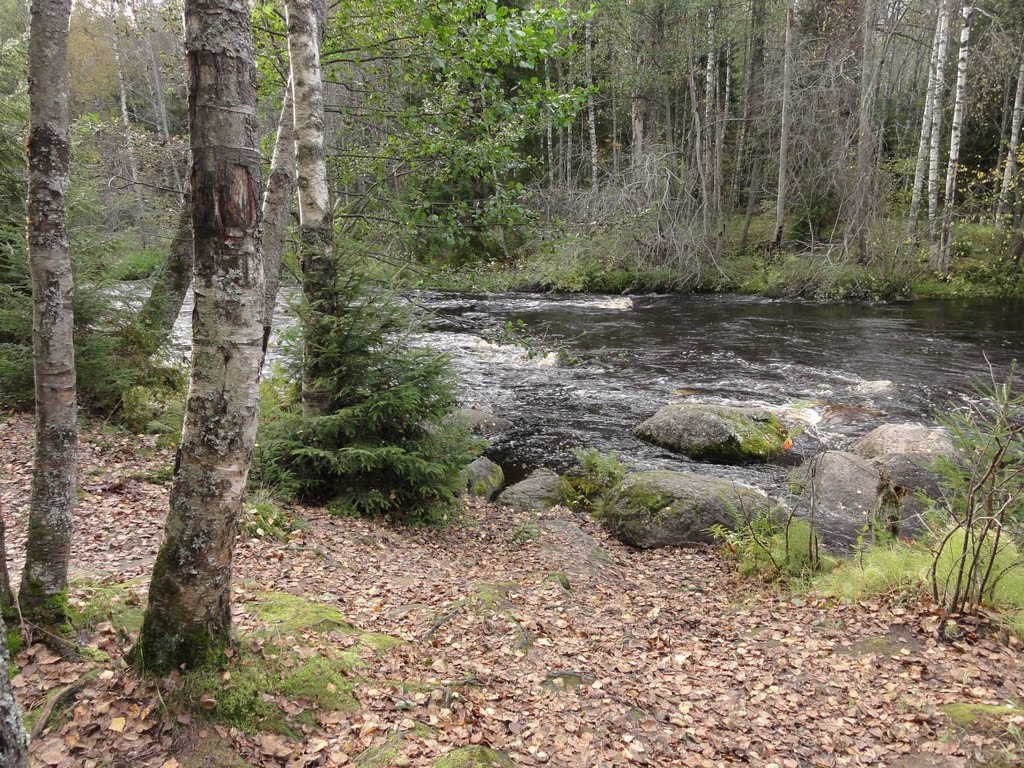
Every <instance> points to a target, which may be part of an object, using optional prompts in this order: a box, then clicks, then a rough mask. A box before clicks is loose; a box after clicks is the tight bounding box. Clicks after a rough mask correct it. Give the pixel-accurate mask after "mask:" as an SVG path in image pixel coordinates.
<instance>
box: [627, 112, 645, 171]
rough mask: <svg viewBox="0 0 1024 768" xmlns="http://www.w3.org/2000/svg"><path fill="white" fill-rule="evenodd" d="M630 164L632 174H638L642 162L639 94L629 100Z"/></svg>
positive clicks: (641, 115)
mask: <svg viewBox="0 0 1024 768" xmlns="http://www.w3.org/2000/svg"><path fill="white" fill-rule="evenodd" d="M629 124H630V133H631V135H630V152H631V158H630V164H631V165H632V171H633V174H634V175H636V174H639V173H640V169H641V168H642V167H643V162H644V103H643V100H642V99H641V97H640V94H638V93H634V94H633V95H632V97H631V98H630V100H629Z"/></svg>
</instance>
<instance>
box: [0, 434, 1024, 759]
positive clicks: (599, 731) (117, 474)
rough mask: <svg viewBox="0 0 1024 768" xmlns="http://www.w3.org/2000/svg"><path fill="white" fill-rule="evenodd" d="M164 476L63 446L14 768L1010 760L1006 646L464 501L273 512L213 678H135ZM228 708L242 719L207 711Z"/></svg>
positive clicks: (21, 463)
mask: <svg viewBox="0 0 1024 768" xmlns="http://www.w3.org/2000/svg"><path fill="white" fill-rule="evenodd" d="M31 435H32V423H31V420H30V419H28V418H24V417H21V416H15V417H9V418H8V419H7V420H6V421H4V422H3V423H0V466H2V470H3V471H2V474H0V493H2V502H3V510H4V514H5V516H6V521H7V535H8V542H7V543H8V552H9V553H10V555H11V561H10V563H9V566H10V567H11V569H12V578H13V579H14V580H15V581H16V579H17V573H18V571H19V570H20V567H21V562H20V557H21V552H22V551H23V544H24V531H25V522H26V515H27V499H28V493H29V482H30V457H31V453H32V452H31ZM170 458H171V457H170V455H169V453H167V452H166V451H162V450H160V449H158V448H156V447H155V445H154V444H153V443H152V441H151V440H150V439H149V438H143V437H137V436H124V435H118V434H106V433H104V432H102V431H100V430H97V429H89V430H86V431H85V433H84V434H83V441H82V449H81V457H80V463H81V468H80V473H81V477H80V481H81V486H82V494H81V503H80V507H79V512H78V523H77V529H76V539H75V550H74V554H73V576H74V580H75V587H74V589H73V590H72V593H71V600H72V603H73V604H74V605H75V606H76V607H77V610H78V612H79V620H78V622H77V631H78V635H79V636H78V640H79V641H80V642H82V643H83V645H85V646H86V648H87V654H86V656H85V657H83V658H82V659H79V660H75V661H64V660H62V659H60V658H58V657H57V656H56V655H55V654H53V653H51V652H50V651H49V650H47V649H46V647H45V646H44V645H43V644H41V643H38V642H36V643H34V644H32V645H30V646H29V647H28V648H26V649H24V650H23V651H21V652H20V653H19V654H18V656H17V659H16V662H17V664H18V666H19V667H20V672H18V674H17V675H16V676H15V678H14V685H15V690H16V694H17V697H18V699H19V701H20V703H21V704H22V706H23V708H25V710H26V711H27V712H28V713H29V714H28V718H27V720H28V722H29V725H30V727H32V726H34V728H35V731H36V735H35V737H34V739H33V742H32V756H33V761H34V764H35V765H38V766H47V767H49V766H60V767H61V768H63V767H64V766H90V767H91V766H96V767H97V768H99V767H100V766H124V767H127V766H140V767H143V766H144V767H148V766H154V767H157V766H159V767H160V768H193V767H196V768H198V766H215V767H225V768H226V767H228V766H230V767H231V768H236V767H243V766H268V767H269V766H294V767H295V768H302V767H304V766H322V765H327V766H330V765H361V766H367V767H369V768H373V767H374V766H381V767H383V766H433V765H439V766H447V765H450V766H456V767H457V766H459V765H463V764H465V765H476V764H480V765H488V764H494V765H514V766H533V765H551V766H620V765H621V766H626V765H640V766H721V765H730V764H747V765H751V766H766V767H767V766H780V767H782V766H785V767H786V768H798V767H802V766H846V765H850V766H902V767H903V768H924V767H937V768H945V767H946V766H948V767H949V768H955V767H958V766H998V765H1006V766H1011V765H1022V764H1024V763H1022V762H1021V760H1022V757H1021V752H1020V749H1021V746H1022V744H1021V741H1022V740H1024V736H1022V735H1021V734H1022V732H1024V717H1022V714H1024V713H1022V710H1021V709H1020V706H1021V702H1022V700H1024V672H1022V664H1021V661H1022V659H1021V653H1020V646H1019V644H1015V643H1010V644H1005V643H1000V642H998V639H997V638H995V637H993V636H990V635H984V634H981V633H979V635H978V636H977V637H974V636H969V637H968V638H965V639H962V640H960V641H957V642H955V643H950V642H946V641H944V640H942V639H940V638H939V637H937V636H936V633H935V632H934V631H932V629H933V627H934V623H935V622H934V619H933V617H931V616H929V615H928V613H927V612H926V610H925V609H924V608H921V607H918V606H912V605H899V604H896V603H889V602H880V603H877V604H875V603H871V604H861V605H857V606H848V605H836V604H834V603H832V602H826V601H822V600H817V599H814V598H809V597H798V598H794V597H788V596H786V595H780V594H776V593H774V592H773V591H771V590H770V588H767V587H760V586H757V585H750V584H747V583H743V582H740V581H738V580H737V579H736V578H735V576H734V575H733V574H732V573H731V572H730V570H729V568H728V565H727V564H725V563H724V562H723V561H722V560H721V558H720V557H719V556H718V555H717V554H716V553H715V552H713V551H711V550H704V549H692V550H659V551H652V552H634V551H631V550H629V549H627V548H625V547H624V546H622V545H620V544H618V543H617V542H616V541H614V540H612V539H610V538H609V537H608V536H606V535H605V534H604V533H603V532H602V531H601V530H600V529H599V528H598V527H597V526H596V525H594V524H593V523H591V522H589V521H586V520H582V519H580V518H579V517H578V516H577V515H574V514H573V513H571V512H569V511H567V510H564V509H560V508H556V509H554V510H551V511H550V512H547V513H543V514H535V513H522V512H514V511H511V510H508V509H500V508H496V507H494V506H491V505H488V504H483V503H477V502H471V501H467V502H466V505H465V517H464V520H463V521H462V522H461V523H459V524H456V525H453V526H450V527H448V528H445V529H443V530H428V529H412V530H410V529H399V528H393V527H388V526H385V525H383V524H380V523H376V522H371V521H363V520H350V519H339V518H335V517H331V516H329V515H327V514H326V513H324V512H323V511H321V510H317V509H299V510H294V511H293V512H295V513H296V514H298V515H301V517H302V518H303V519H304V521H305V524H304V525H302V526H301V527H300V529H299V530H297V531H295V532H293V533H292V534H291V535H290V536H289V537H288V538H287V540H286V541H277V540H272V539H269V538H257V537H252V536H246V535H243V536H241V537H240V538H239V541H238V546H237V552H236V586H235V594H234V600H235V618H236V621H237V625H238V630H239V638H240V639H239V643H238V647H237V648H235V649H233V650H232V656H233V658H232V659H231V660H230V663H229V664H228V665H227V667H226V668H225V670H223V671H222V672H221V673H219V674H218V675H216V676H213V677H212V678H211V679H210V680H207V681H205V683H204V684H203V685H196V684H195V683H194V682H190V681H189V680H188V679H182V678H174V679H171V680H169V681H163V682H161V683H160V684H159V685H158V684H157V683H156V682H155V681H152V680H147V679H141V678H139V677H138V676H136V675H135V674H133V673H132V672H131V671H129V670H127V669H126V667H125V664H124V661H123V657H122V655H123V653H124V652H125V651H126V650H127V648H128V647H129V645H130V641H131V636H132V632H133V630H134V629H135V628H137V625H138V620H139V619H140V617H141V611H142V608H143V606H144V602H145V583H146V581H145V580H146V577H147V576H148V572H149V569H150V567H151V563H152V560H153V556H154V554H155V551H156V548H157V546H158V544H159V541H160V535H161V528H162V520H163V515H164V511H165V509H166V506H167V491H168V486H167V485H166V484H160V483H159V482H156V481H158V480H160V479H162V476H165V475H166V472H161V470H163V469H164V468H166V466H167V464H168V463H169V461H170ZM289 596H291V597H289ZM253 664H256V665H263V666H265V667H266V669H265V670H264V671H263V672H261V675H262V676H256V677H253V675H252V674H251V673H252V670H253V669H255V668H256V667H253V666H251V665H253ZM259 668H260V669H262V668H263V667H259ZM244 680H249V683H248V684H252V683H253V681H254V683H255V685H256V686H257V688H260V690H257V691H256V692H255V694H254V696H253V698H251V699H245V698H244V696H241V694H240V691H241V690H242V688H243V685H244V684H246V683H243V681H244ZM311 684H312V685H311ZM239 702H241V704H239ZM250 703H251V704H252V708H253V711H254V712H255V713H256V714H254V715H253V718H254V719H253V720H252V721H250V722H248V723H246V722H240V721H239V718H238V717H234V718H228V717H225V715H226V714H227V710H228V709H230V708H231V707H235V708H236V709H237V708H239V707H241V708H243V709H244V708H245V707H247V706H249V704H250ZM1011 707H1015V708H1011ZM257 710H258V711H257ZM234 714H235V715H237V714H238V713H237V712H235V713H234ZM242 714H243V715H244V713H242ZM257 714H258V715H259V717H256V715H257ZM242 719H244V718H242ZM466 747H480V748H484V747H486V748H488V750H494V751H484V750H481V751H480V752H478V753H472V752H467V751H466V750H465V749H463V750H462V751H456V752H453V750H458V749H460V748H466ZM470 754H477V755H478V756H480V762H478V763H472V762H459V760H460V759H462V758H466V757H467V756H468V755H470ZM446 755H447V756H448V758H447V760H448V762H447V763H446V762H445V756H446ZM460 755H461V756H462V758H460V757H459V756H460ZM484 758H486V759H487V760H491V761H492V762H490V763H489V762H485V761H484ZM499 759H500V760H509V761H511V762H494V761H497V760H499ZM438 761H440V762H438Z"/></svg>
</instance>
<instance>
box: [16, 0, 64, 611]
mask: <svg viewBox="0 0 1024 768" xmlns="http://www.w3.org/2000/svg"><path fill="white" fill-rule="evenodd" d="M70 13H71V0H35V2H33V3H32V21H31V32H30V39H29V51H28V83H29V86H28V87H29V135H28V149H27V154H28V218H27V225H26V230H27V239H28V258H29V270H30V272H31V279H32V312H33V322H32V357H33V363H34V367H35V406H36V427H35V458H34V464H33V471H32V495H31V501H30V507H29V520H28V540H27V542H26V544H25V568H24V570H23V571H22V577H21V590H20V592H19V602H20V606H21V613H22V616H24V618H25V619H26V620H27V621H28V622H30V623H32V624H36V625H39V626H42V627H50V628H53V627H55V626H57V625H60V624H63V622H64V620H65V613H66V610H67V581H68V558H69V556H70V553H71V530H72V526H73V522H74V514H75V504H76V500H77V482H76V461H77V454H78V407H77V406H78V403H77V389H76V382H75V347H74V343H73V335H72V334H73V329H74V306H73V298H74V283H73V282H72V277H71V258H70V256H69V254H68V232H67V192H68V162H69V157H70V144H69V140H68V129H69V116H68V58H67V54H68V21H69V17H70Z"/></svg>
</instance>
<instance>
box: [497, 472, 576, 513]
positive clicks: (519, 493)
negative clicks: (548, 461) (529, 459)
mask: <svg viewBox="0 0 1024 768" xmlns="http://www.w3.org/2000/svg"><path fill="white" fill-rule="evenodd" d="M564 500H565V485H564V483H563V482H562V478H560V477H559V476H558V473H557V472H555V471H553V470H550V469H547V468H546V467H541V468H540V469H535V470H534V471H533V472H531V473H530V474H529V475H528V476H527V478H526V479H525V480H522V481H520V482H518V483H516V484H515V485H510V486H509V487H508V488H506V489H505V490H504V491H502V492H501V494H500V495H499V496H498V503H499V504H501V505H502V506H504V507H512V508H513V509H518V510H521V511H524V512H530V511H538V512H539V511H543V510H545V509H550V508H551V507H553V506H555V505H557V504H561V503H562V501H564Z"/></svg>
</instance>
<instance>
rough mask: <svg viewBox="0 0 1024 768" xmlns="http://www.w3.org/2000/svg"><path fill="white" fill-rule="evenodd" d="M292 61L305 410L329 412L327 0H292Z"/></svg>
mask: <svg viewBox="0 0 1024 768" xmlns="http://www.w3.org/2000/svg"><path fill="white" fill-rule="evenodd" d="M285 15H286V17H287V19H288V57H289V59H290V61H291V79H292V109H293V112H294V116H295V158H296V160H295V162H296V172H297V174H298V194H299V262H300V264H301V267H302V292H303V295H304V297H305V301H306V315H307V316H306V318H305V328H304V332H305V348H304V352H303V362H302V409H303V411H304V412H305V413H306V414H308V415H317V414H322V413H325V412H326V411H327V409H328V406H329V401H330V393H328V392H325V391H324V387H323V383H322V382H323V379H324V378H325V377H326V376H327V375H328V373H329V372H328V371H326V370H323V369H322V367H321V365H320V355H319V353H318V350H320V349H323V348H324V347H325V345H326V342H327V335H328V334H329V333H330V329H331V324H330V322H329V318H330V317H332V316H333V314H334V311H333V307H334V301H335V297H336V289H337V285H336V283H337V262H336V260H335V258H334V252H333V246H334V231H333V230H334V224H333V219H332V215H331V206H330V200H329V191H328V186H327V160H326V157H327V156H326V154H325V151H324V86H323V77H322V75H321V71H320V41H321V40H322V39H323V33H324V26H325V24H326V19H327V3H326V0H288V1H287V2H286V3H285Z"/></svg>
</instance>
